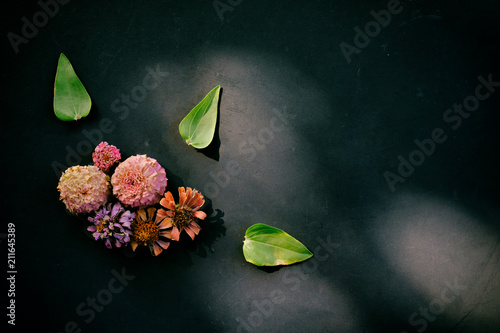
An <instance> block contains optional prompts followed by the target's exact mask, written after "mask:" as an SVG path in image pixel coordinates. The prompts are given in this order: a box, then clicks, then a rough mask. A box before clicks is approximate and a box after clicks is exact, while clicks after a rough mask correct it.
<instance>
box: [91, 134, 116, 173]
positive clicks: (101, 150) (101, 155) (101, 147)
mask: <svg viewBox="0 0 500 333" xmlns="http://www.w3.org/2000/svg"><path fill="white" fill-rule="evenodd" d="M121 158H122V157H121V155H120V150H119V149H118V148H116V147H115V146H113V145H110V144H108V143H107V142H105V141H103V142H101V143H100V144H98V145H97V147H95V150H94V152H93V153H92V160H93V161H94V164H95V166H96V167H98V168H100V169H101V170H102V171H104V172H108V171H109V169H111V167H112V166H113V165H114V164H115V163H118V161H120V159H121Z"/></svg>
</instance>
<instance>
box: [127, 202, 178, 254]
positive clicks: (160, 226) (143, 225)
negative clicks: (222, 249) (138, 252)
mask: <svg viewBox="0 0 500 333" xmlns="http://www.w3.org/2000/svg"><path fill="white" fill-rule="evenodd" d="M168 228H169V224H168V223H167V220H166V219H164V218H163V217H161V216H159V215H158V214H157V212H156V208H153V207H150V208H148V209H147V210H145V209H140V210H138V211H137V214H136V215H135V221H134V222H133V223H132V240H131V242H130V245H131V246H132V250H133V251H135V249H136V248H137V246H139V245H142V246H148V247H149V250H150V251H151V254H152V255H154V256H157V255H159V254H160V253H161V252H162V251H163V250H166V249H167V248H168V246H169V245H170V242H166V241H164V240H161V239H160V237H167V238H170V230H165V229H168Z"/></svg>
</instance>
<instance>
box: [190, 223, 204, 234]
mask: <svg viewBox="0 0 500 333" xmlns="http://www.w3.org/2000/svg"><path fill="white" fill-rule="evenodd" d="M188 228H189V229H191V230H193V232H194V233H195V234H197V235H198V233H199V232H200V230H201V228H200V226H199V225H198V224H196V222H191V223H190V224H189V225H188Z"/></svg>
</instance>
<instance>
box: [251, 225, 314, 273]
mask: <svg viewBox="0 0 500 333" xmlns="http://www.w3.org/2000/svg"><path fill="white" fill-rule="evenodd" d="M243 255H244V256H245V259H246V261H248V262H250V263H252V264H254V265H257V266H277V265H290V264H293V263H296V262H300V261H304V260H306V259H309V258H311V257H312V256H313V254H312V253H311V252H310V251H309V250H308V249H307V248H306V247H305V246H304V245H303V244H302V243H301V242H299V241H298V240H296V239H295V238H293V237H292V236H290V235H289V234H287V233H286V232H284V231H283V230H280V229H277V228H274V227H271V226H268V225H266V224H263V223H258V224H254V225H253V226H251V227H250V228H248V229H247V231H246V233H245V240H244V241H243Z"/></svg>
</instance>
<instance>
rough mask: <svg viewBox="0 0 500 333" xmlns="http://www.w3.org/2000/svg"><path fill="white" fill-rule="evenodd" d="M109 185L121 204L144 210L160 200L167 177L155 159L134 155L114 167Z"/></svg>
mask: <svg viewBox="0 0 500 333" xmlns="http://www.w3.org/2000/svg"><path fill="white" fill-rule="evenodd" d="M111 184H112V185H113V194H114V195H115V196H116V197H117V198H118V200H120V201H121V202H122V203H124V204H126V205H130V206H132V207H139V208H144V207H146V206H149V205H154V204H155V203H157V202H158V201H159V200H160V198H161V197H162V195H163V193H164V192H165V188H166V186H167V176H166V174H165V169H163V168H162V167H161V165H160V164H159V163H158V162H157V161H156V160H155V159H153V158H150V157H147V156H146V155H136V156H131V157H129V158H127V159H126V160H125V161H123V162H122V163H120V164H119V165H118V166H117V167H116V170H115V172H114V173H113V176H112V177H111Z"/></svg>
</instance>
